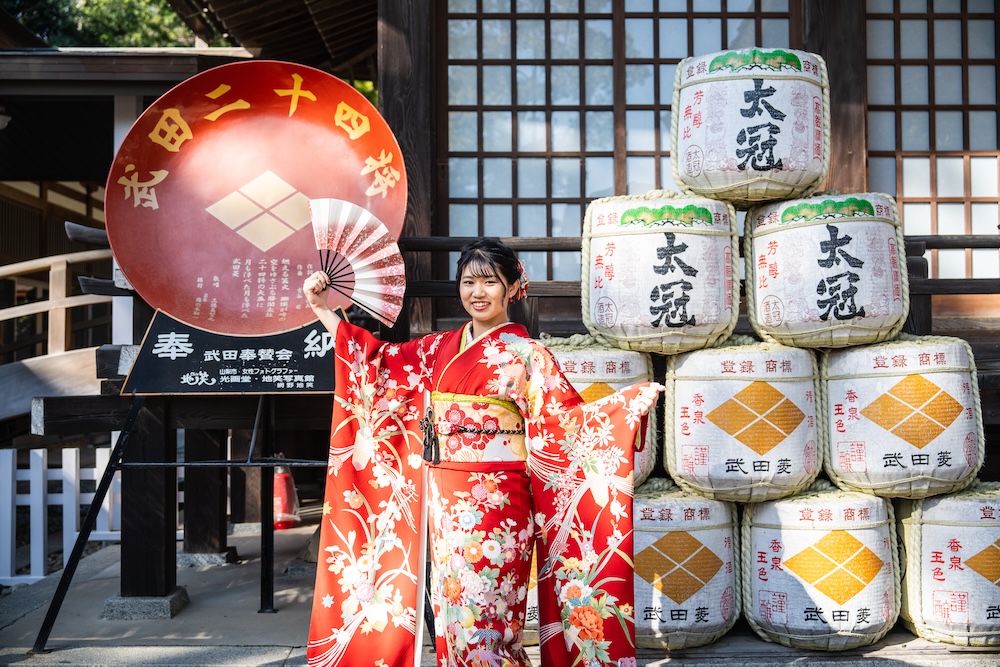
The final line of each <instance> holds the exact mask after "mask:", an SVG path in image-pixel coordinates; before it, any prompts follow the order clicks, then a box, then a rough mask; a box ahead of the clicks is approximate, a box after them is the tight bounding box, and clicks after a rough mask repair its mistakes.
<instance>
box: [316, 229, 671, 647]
mask: <svg viewBox="0 0 1000 667" xmlns="http://www.w3.org/2000/svg"><path fill="white" fill-rule="evenodd" d="M457 275H458V276H459V296H460V298H461V300H462V305H463V306H464V307H465V310H466V311H467V312H468V313H469V315H470V317H471V321H470V322H468V323H467V324H465V325H464V326H463V327H461V328H460V329H458V330H457V331H452V332H447V333H439V334H431V335H428V336H424V337H422V338H419V339H417V340H414V341H410V342H408V343H403V344H394V343H383V342H381V341H379V340H378V339H376V338H375V337H374V336H372V335H371V334H370V333H368V332H367V331H365V330H364V329H361V328H359V327H356V326H353V325H350V324H347V323H344V322H341V321H340V319H339V318H338V317H337V316H336V315H335V314H334V312H333V311H332V310H331V309H330V308H329V306H328V305H327V302H326V297H327V285H328V282H329V279H328V278H327V276H326V275H325V274H324V273H322V272H317V273H315V274H313V275H312V276H310V277H309V278H307V279H306V281H305V283H304V285H303V292H304V293H305V295H306V298H307V300H308V302H309V305H310V306H311V307H312V308H313V310H314V312H315V313H316V315H317V317H318V318H319V319H320V321H321V322H322V323H323V324H324V325H325V326H326V328H327V329H328V330H329V331H330V332H331V333H332V334H333V336H334V338H335V340H336V345H335V378H336V380H335V381H336V385H335V386H336V390H335V402H334V413H333V427H332V434H331V442H330V455H329V467H328V472H327V486H326V494H325V502H324V508H323V514H324V515H323V523H322V527H321V530H320V552H319V566H318V568H317V576H316V589H315V596H314V600H313V614H312V621H311V625H310V632H309V645H308V649H307V654H308V659H309V664H310V665H323V666H327V665H329V666H333V665H344V666H349V667H356V666H361V665H373V666H375V665H392V666H400V667H402V666H403V665H419V664H420V657H421V656H420V651H419V650H418V647H419V646H420V645H421V642H422V636H421V628H420V627H419V626H420V622H419V621H420V619H421V618H422V610H421V601H422V600H423V599H424V592H423V582H424V578H423V577H422V576H421V575H422V573H423V572H424V567H423V563H424V557H425V556H426V557H427V558H429V559H430V564H431V577H430V598H431V600H432V604H433V608H434V618H435V623H434V627H435V634H436V638H435V639H436V648H437V662H438V665H439V666H440V667H451V666H466V665H468V666H476V667H486V666H490V667H500V666H507V665H525V666H528V665H530V664H531V663H530V661H529V660H528V658H527V656H526V654H525V652H524V649H523V648H522V645H521V637H522V631H523V628H524V623H525V606H526V598H527V590H528V584H529V575H530V565H531V554H532V548H533V545H534V543H535V541H536V538H537V541H538V545H539V556H538V563H539V575H538V590H539V615H540V635H541V642H542V647H541V651H542V661H543V664H545V665H552V666H555V665H567V666H569V665H584V666H588V667H589V666H590V665H595V664H597V665H618V666H627V665H634V664H635V658H634V656H635V648H634V644H635V642H634V620H633V616H632V614H633V606H632V599H633V594H632V572H633V567H632V517H631V507H632V505H631V500H632V461H633V444H634V442H635V435H636V432H637V431H638V430H639V428H640V426H641V422H642V420H643V418H644V416H645V415H646V413H647V412H648V410H649V409H650V406H651V405H652V404H653V402H654V401H655V400H656V395H657V392H658V391H660V389H661V387H659V386H658V385H653V384H644V385H636V386H634V387H630V388H629V389H625V390H622V391H621V392H618V393H617V394H613V395H611V396H608V397H606V398H605V399H602V400H601V401H598V402H595V403H591V404H584V403H583V402H582V399H581V398H580V396H579V394H577V393H576V391H575V390H574V389H573V388H572V386H570V384H569V382H568V381H567V380H566V378H565V377H564V376H563V374H562V373H561V372H560V371H559V369H558V367H557V366H556V363H555V361H554V359H553V357H552V355H551V354H550V353H549V352H548V350H546V349H545V348H544V347H543V346H541V345H539V344H538V343H536V342H534V341H533V340H531V338H530V337H529V336H528V332H527V331H526V330H525V329H524V327H523V326H521V325H519V324H514V323H511V322H510V321H509V320H508V317H507V305H508V304H509V303H510V302H511V301H514V300H516V299H519V298H522V297H523V296H524V294H525V292H526V290H527V286H528V280H527V276H526V275H525V274H524V270H523V267H522V266H521V264H520V262H518V261H517V258H516V257H515V255H514V253H513V251H511V250H510V248H508V247H507V246H506V245H504V244H502V243H500V242H499V241H497V240H495V239H481V240H479V241H476V242H475V243H473V244H470V245H468V246H466V247H465V248H464V249H463V251H462V254H461V257H460V258H459V261H458V267H457ZM424 499H426V502H424ZM425 524H426V525H427V526H428V528H429V530H428V531H427V532H429V537H428V536H427V535H426V533H425V531H424V530H422V527H423V526H424V525H425ZM428 539H429V541H425V540H428Z"/></svg>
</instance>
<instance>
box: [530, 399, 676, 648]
mask: <svg viewBox="0 0 1000 667" xmlns="http://www.w3.org/2000/svg"><path fill="white" fill-rule="evenodd" d="M660 389H661V387H660V386H659V385H655V384H640V385H634V386H632V387H628V388H626V389H622V390H620V391H618V392H616V393H614V394H611V395H609V396H607V397H605V398H602V399H600V400H598V401H595V402H593V403H587V404H585V405H583V406H580V407H578V408H575V409H573V410H571V411H561V410H560V409H559V408H558V406H552V407H551V410H550V414H551V416H552V417H553V418H555V419H556V420H557V421H556V423H557V426H556V428H554V429H550V428H548V426H549V425H551V423H552V421H551V420H550V421H548V422H546V424H545V425H543V426H542V428H541V433H540V435H538V436H537V437H534V438H532V439H531V440H530V441H529V448H530V449H531V454H532V455H531V458H530V459H529V461H530V463H531V482H532V494H533V497H534V498H535V502H536V507H537V508H538V509H536V513H535V517H534V518H535V524H536V527H537V531H538V538H539V548H540V552H541V553H540V555H539V561H538V563H539V567H538V603H539V619H540V628H539V639H540V641H541V654H542V664H543V665H546V666H547V667H563V666H570V665H572V666H576V665H580V666H583V667H590V666H592V665H616V666H617V667H634V666H635V618H634V615H633V614H634V599H635V593H634V584H633V572H634V564H633V560H632V515H631V510H632V498H633V463H634V460H635V458H634V444H635V436H636V433H637V432H638V431H639V429H640V428H641V426H642V423H643V418H644V416H645V414H646V413H647V411H648V410H649V408H650V406H651V404H652V403H653V402H654V401H655V397H656V394H657V392H658V391H660Z"/></svg>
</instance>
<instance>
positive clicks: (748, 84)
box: [670, 49, 830, 208]
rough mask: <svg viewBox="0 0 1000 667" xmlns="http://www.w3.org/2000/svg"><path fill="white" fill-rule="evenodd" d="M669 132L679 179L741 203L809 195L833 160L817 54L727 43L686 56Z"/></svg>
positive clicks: (688, 188)
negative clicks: (734, 46) (722, 48)
mask: <svg viewBox="0 0 1000 667" xmlns="http://www.w3.org/2000/svg"><path fill="white" fill-rule="evenodd" d="M673 109H674V113H673V117H672V119H671V121H672V122H671V126H672V128H671V129H672V131H671V135H670V139H671V141H670V143H671V153H670V154H671V156H672V164H671V166H672V169H673V174H674V180H675V181H676V182H677V183H678V185H679V186H680V187H681V188H682V189H683V190H684V191H685V192H687V193H688V194H696V195H700V196H703V197H711V198H713V199H725V200H727V201H729V202H730V203H732V204H733V205H735V206H736V207H737V208H747V207H748V206H751V205H753V204H754V203H760V202H768V201H776V200H779V199H789V198H792V197H807V196H809V195H810V194H812V193H813V192H814V191H815V190H816V188H817V187H819V184H820V182H821V181H822V180H823V178H824V177H825V176H826V171H827V167H828V165H829V162H830V92H829V84H828V82H827V76H826V64H825V63H824V62H823V59H822V58H820V57H819V56H817V55H815V54H812V53H806V52H803V51H793V50H791V49H743V50H734V51H722V52H719V53H710V54H707V55H702V56H694V57H692V58H687V59H685V60H682V61H681V62H680V64H679V65H678V66H677V73H676V75H675V78H674V98H673Z"/></svg>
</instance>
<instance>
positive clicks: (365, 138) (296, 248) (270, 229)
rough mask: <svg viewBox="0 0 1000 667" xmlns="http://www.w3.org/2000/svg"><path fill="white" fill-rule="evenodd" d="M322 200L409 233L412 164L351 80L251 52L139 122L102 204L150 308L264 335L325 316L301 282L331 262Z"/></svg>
mask: <svg viewBox="0 0 1000 667" xmlns="http://www.w3.org/2000/svg"><path fill="white" fill-rule="evenodd" d="M320 198H336V199H342V200H345V201H348V202H351V203H353V204H356V205H358V206H361V207H363V208H365V209H367V210H369V211H370V212H371V213H372V214H374V215H375V217H376V218H378V219H379V220H380V221H381V222H382V223H383V224H384V225H385V227H386V228H387V229H388V230H389V231H390V232H391V233H392V235H393V236H394V237H395V238H397V239H398V238H399V234H400V232H401V230H402V227H403V218H404V216H405V214H406V170H405V169H404V166H403V156H402V154H401V152H400V150H399V145H398V144H397V143H396V139H395V137H394V136H393V134H392V132H391V130H390V129H389V127H388V126H387V125H386V123H385V120H384V119H383V118H382V117H381V116H380V115H379V114H378V111H377V110H376V109H375V107H374V106H372V105H371V103H370V102H368V100H367V99H366V98H365V97H364V96H363V95H361V94H360V93H359V92H358V91H356V90H355V89H354V88H353V87H351V86H349V85H348V84H346V83H344V82H343V81H341V80H340V79H337V78H336V77H333V76H331V75H329V74H327V73H325V72H322V71H320V70H316V69H312V68H310V67H305V66H302V65H295V64H292V63H285V62H273V61H247V62H239V63H233V64H229V65H223V66H221V67H217V68H214V69H211V70H208V71H206V72H202V73H201V74H198V75H196V76H194V77H191V78H190V79H188V80H186V81H184V82H183V83H181V84H179V85H177V86H176V87H175V88H173V89H172V90H170V91H169V92H167V93H166V94H165V95H163V97H161V98H160V99H158V100H157V101H156V102H155V103H154V104H153V105H152V106H151V107H149V108H148V109H147V110H146V111H145V112H144V113H143V114H142V116H140V117H139V119H138V120H137V121H136V123H135V125H133V126H132V129H131V130H129V133H128V136H126V137H125V140H124V142H123V143H122V145H121V148H119V150H118V153H117V155H116V156H115V160H114V163H113V164H112V166H111V173H110V175H109V176H108V183H107V190H106V195H105V203H104V211H105V219H106V224H107V229H108V239H109V240H110V242H111V249H112V252H113V253H114V256H115V259H116V260H117V261H118V264H119V265H120V267H121V270H122V271H123V272H124V275H125V277H126V278H127V279H128V280H129V282H130V283H131V284H132V286H133V287H134V288H135V290H136V292H138V293H139V295H140V296H141V297H142V298H143V299H145V300H146V302H147V303H149V304H150V305H151V306H153V307H154V308H157V309H160V310H163V311H164V312H166V313H167V314H169V315H171V316H172V317H174V318H176V319H178V320H180V321H182V322H184V323H186V324H189V325H191V326H194V327H198V328H200V329H205V330H207V331H211V332H214V333H220V334H228V335H237V336H244V335H245V336H252V335H267V334H272V333H278V332H282V331H288V330H291V329H295V328H298V327H301V326H303V325H305V324H307V323H309V322H312V321H313V320H315V316H314V315H313V313H312V311H311V310H310V309H309V307H308V305H307V304H306V302H305V298H304V297H303V296H302V291H301V287H302V281H303V279H304V278H305V277H306V276H308V275H309V274H310V273H312V272H313V271H315V270H317V269H318V268H319V263H320V257H319V253H318V251H317V249H316V241H315V237H314V235H313V232H312V228H311V224H310V213H309V200H310V199H320ZM330 302H331V304H332V305H335V306H336V305H342V306H345V307H346V306H347V305H349V301H348V300H347V299H342V303H341V302H337V300H336V299H334V297H333V296H331V299H330Z"/></svg>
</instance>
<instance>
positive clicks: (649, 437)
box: [542, 335, 659, 486]
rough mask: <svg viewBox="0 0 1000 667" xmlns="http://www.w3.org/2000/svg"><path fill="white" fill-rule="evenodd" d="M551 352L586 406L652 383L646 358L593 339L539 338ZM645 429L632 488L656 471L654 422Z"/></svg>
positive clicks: (639, 436) (640, 437) (640, 435)
mask: <svg viewBox="0 0 1000 667" xmlns="http://www.w3.org/2000/svg"><path fill="white" fill-rule="evenodd" d="M542 343H543V344H544V345H545V347H547V348H548V349H549V351H550V352H552V354H553V356H554V357H555V358H556V361H557V362H558V363H559V367H560V368H561V369H562V372H563V375H565V376H566V379H567V380H569V381H570V384H572V385H573V388H574V389H576V390H577V391H578V392H579V393H580V395H581V396H582V397H583V399H584V400H585V401H587V402H588V403H589V402H591V401H596V400H598V399H601V398H604V397H605V396H607V395H609V394H613V393H614V392H616V391H618V390H619V389H624V388H625V387H628V386H630V385H633V384H636V383H637V382H649V381H651V380H652V379H653V361H652V359H650V357H649V354H646V353H644V352H633V351H631V350H623V349H621V348H618V347H609V346H607V345H603V344H601V343H599V342H597V341H596V340H594V337H593V336H587V335H576V336H570V337H569V338H551V337H549V338H546V337H543V338H542ZM646 420H647V424H646V428H645V429H643V430H642V431H640V432H639V433H638V434H637V435H636V438H637V442H636V451H635V469H634V470H635V472H634V475H635V485H636V486H639V485H640V484H642V483H643V482H644V481H646V478H647V477H649V473H651V472H652V471H653V468H654V467H656V451H657V449H658V447H659V444H658V442H657V428H656V419H655V418H652V417H647V418H646Z"/></svg>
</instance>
